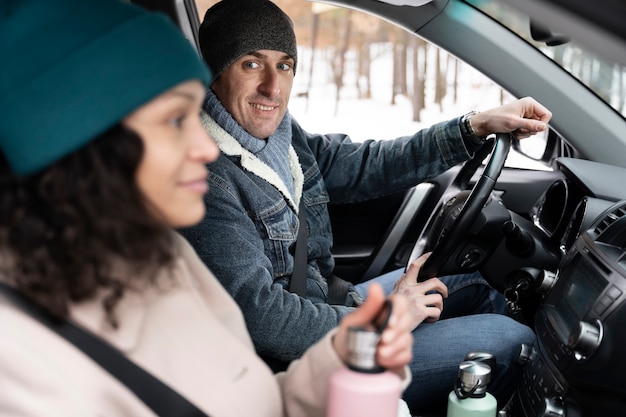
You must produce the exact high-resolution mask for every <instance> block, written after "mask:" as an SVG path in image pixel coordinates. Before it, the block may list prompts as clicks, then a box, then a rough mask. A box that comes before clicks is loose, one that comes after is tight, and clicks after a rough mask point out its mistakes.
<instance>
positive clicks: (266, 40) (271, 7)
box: [199, 0, 298, 78]
mask: <svg viewBox="0 0 626 417" xmlns="http://www.w3.org/2000/svg"><path fill="white" fill-rule="evenodd" d="M199 34H200V50H201V52H202V56H203V57H204V60H205V61H206V63H207V64H208V65H209V68H211V71H212V72H213V75H214V77H215V78H217V76H219V75H220V74H221V73H222V71H224V70H225V69H226V68H228V67H229V66H230V64H232V63H233V62H235V61H236V60H237V59H239V58H240V57H242V56H243V55H246V54H248V53H250V52H254V51H259V50H262V49H269V50H274V51H281V52H284V53H286V54H287V55H289V56H291V57H292V58H293V59H294V61H295V62H296V64H297V62H298V49H297V45H296V34H295V33H294V31H293V23H292V21H291V19H290V18H289V16H287V15H286V14H285V13H284V12H283V11H282V10H281V9H280V8H279V7H278V6H276V5H275V4H274V3H272V2H271V1H269V0H222V1H220V2H218V3H216V4H215V5H214V6H212V7H211V8H210V9H209V10H207V12H206V14H205V15H204V20H203V22H202V25H200V31H199ZM293 70H294V73H295V70H296V66H295V65H294V67H293Z"/></svg>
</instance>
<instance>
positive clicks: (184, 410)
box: [0, 282, 208, 417]
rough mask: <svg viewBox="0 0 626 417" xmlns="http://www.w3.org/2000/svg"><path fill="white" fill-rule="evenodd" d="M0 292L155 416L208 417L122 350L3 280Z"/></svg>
mask: <svg viewBox="0 0 626 417" xmlns="http://www.w3.org/2000/svg"><path fill="white" fill-rule="evenodd" d="M0 292H2V293H4V294H5V295H6V296H7V297H8V298H9V299H10V300H11V301H12V302H13V304H14V305H15V306H16V307H18V308H19V309H21V310H22V311H23V312H25V313H27V314H28V315H30V316H31V317H32V318H34V319H35V320H38V321H39V322H41V323H42V324H44V325H45V326H47V327H48V328H49V329H50V330H53V331H54V332H56V333H57V334H58V335H60V336H62V337H64V338H65V339H66V340H68V341H69V342H70V343H72V344H74V345H75V346H76V347H77V348H79V349H80V350H81V351H83V352H84V353H85V354H86V355H87V356H89V357H90V358H91V359H93V360H94V361H95V362H96V363H97V364H99V365H100V366H101V367H102V368H103V369H105V370H106V371H108V372H109V373H110V374H111V375H113V376H114V377H115V378H117V379H118V380H119V381H120V382H121V383H122V384H124V385H126V387H128V389H129V390H131V391H132V392H133V393H134V394H135V395H136V396H137V397H138V398H139V399H140V400H141V401H143V402H144V403H145V404H146V405H147V406H148V407H149V408H150V409H152V411H154V412H155V414H156V415H158V416H168V417H169V416H185V417H187V416H189V417H208V415H207V414H205V413H204V412H203V411H201V410H200V409H198V408H197V407H196V406H195V405H193V404H192V403H191V402H189V401H188V400H187V399H186V398H184V397H183V396H181V395H180V394H179V393H178V392H176V391H175V390H174V389H173V388H171V387H170V386H168V385H166V384H165V383H164V382H162V381H161V380H160V379H158V378H156V377H155V376H154V375H152V374H151V373H149V372H148V371H146V370H145V369H143V368H142V367H140V366H139V365H137V364H135V363H134V362H133V361H131V360H130V359H128V358H127V357H126V356H125V355H124V354H123V353H122V352H120V351H119V350H117V349H116V348H115V347H114V346H112V345H110V344H109V343H107V342H106V341H104V340H102V339H100V338H99V337H98V336H96V335H93V334H91V333H90V332H88V331H87V330H85V329H82V328H81V327H79V326H77V325H75V324H73V323H71V322H70V321H68V320H56V319H55V318H54V317H53V316H52V315H51V314H50V313H48V312H47V311H46V310H45V309H43V308H42V307H40V306H39V305H37V304H35V303H34V302H32V301H30V300H29V299H27V298H26V297H24V296H23V295H22V294H20V293H19V292H18V291H17V290H15V289H14V288H12V287H10V286H8V285H6V284H5V283H3V282H0Z"/></svg>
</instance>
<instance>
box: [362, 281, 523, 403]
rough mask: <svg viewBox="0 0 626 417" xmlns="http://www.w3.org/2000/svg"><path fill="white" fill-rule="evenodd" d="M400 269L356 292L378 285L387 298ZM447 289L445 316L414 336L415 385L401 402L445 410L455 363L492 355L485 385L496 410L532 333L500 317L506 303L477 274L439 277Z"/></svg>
mask: <svg viewBox="0 0 626 417" xmlns="http://www.w3.org/2000/svg"><path fill="white" fill-rule="evenodd" d="M402 273H403V270H401V269H399V270H396V271H392V272H389V273H387V274H385V275H381V276H380V277H377V278H374V279H372V280H370V281H368V282H365V283H361V284H358V285H357V286H356V289H357V291H358V292H359V294H361V295H363V296H364V295H365V294H367V287H368V286H369V285H370V284H371V283H372V282H379V283H380V284H381V285H382V286H383V288H384V290H385V293H386V294H389V293H390V292H391V291H392V290H393V284H394V283H395V282H396V281H397V280H398V278H400V276H401V275H402ZM441 281H442V282H443V283H444V284H446V286H447V287H448V298H446V299H444V302H443V312H442V314H441V317H440V319H439V320H438V321H436V322H434V323H422V324H420V325H419V326H418V327H417V328H416V329H415V331H414V332H413V337H414V339H415V343H414V345H413V358H414V360H413V362H412V363H411V365H410V368H411V371H412V373H413V376H414V377H413V381H412V382H411V384H410V385H409V387H408V388H407V389H406V391H405V392H404V399H405V400H406V402H407V403H408V404H410V405H412V406H413V407H414V408H415V407H419V408H423V407H429V406H445V398H446V395H447V394H448V393H449V392H450V390H451V388H452V386H453V385H454V381H455V380H456V377H457V374H458V370H459V364H460V363H461V362H462V361H463V358H464V357H465V355H466V354H467V353H469V352H476V351H480V352H489V353H491V354H493V355H494V356H495V357H496V363H497V369H495V370H492V380H491V383H490V384H489V388H488V390H489V392H491V393H492V394H493V395H494V396H495V397H496V399H497V400H498V403H499V405H500V407H502V406H503V405H504V403H505V402H506V400H507V399H508V398H509V397H510V395H511V394H512V392H513V389H514V387H515V381H516V379H517V378H518V376H519V375H520V372H521V368H520V366H519V364H517V358H518V355H519V353H520V348H521V345H522V344H528V345H532V344H534V342H535V335H534V333H533V332H532V331H531V330H530V328H528V327H527V326H525V325H522V324H520V323H518V322H516V321H515V320H513V319H511V318H509V317H506V316H504V315H503V313H504V311H505V307H506V301H505V299H504V297H503V296H502V294H500V293H499V292H497V291H496V290H495V289H493V288H492V287H491V286H489V284H488V283H487V281H485V279H484V278H483V277H482V276H481V275H480V273H478V272H476V273H473V274H467V275H451V276H446V277H441Z"/></svg>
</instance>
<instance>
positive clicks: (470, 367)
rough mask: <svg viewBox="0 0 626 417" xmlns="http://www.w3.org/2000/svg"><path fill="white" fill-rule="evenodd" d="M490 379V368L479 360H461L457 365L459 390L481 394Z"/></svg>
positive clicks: (485, 389)
mask: <svg viewBox="0 0 626 417" xmlns="http://www.w3.org/2000/svg"><path fill="white" fill-rule="evenodd" d="M490 381H491V368H490V367H489V365H487V364H485V363H483V362H479V361H463V362H461V364H460V365H459V383H460V388H461V391H463V392H465V393H472V394H483V393H484V392H486V391H487V385H488V384H489V382H490Z"/></svg>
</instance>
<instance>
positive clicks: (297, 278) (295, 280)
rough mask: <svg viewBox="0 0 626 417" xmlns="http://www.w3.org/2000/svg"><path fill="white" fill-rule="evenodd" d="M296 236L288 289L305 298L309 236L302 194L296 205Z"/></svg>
mask: <svg viewBox="0 0 626 417" xmlns="http://www.w3.org/2000/svg"><path fill="white" fill-rule="evenodd" d="M298 220H299V223H300V226H299V227H298V236H297V237H296V253H295V254H294V257H293V260H294V265H293V273H292V274H291V281H290V282H289V291H290V292H293V293H296V294H298V295H299V296H300V297H303V298H306V268H307V264H308V263H309V257H308V254H307V248H306V241H307V239H308V238H309V227H308V225H307V224H306V205H305V204H304V196H302V197H300V205H299V206H298Z"/></svg>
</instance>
